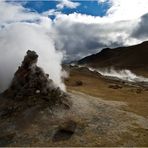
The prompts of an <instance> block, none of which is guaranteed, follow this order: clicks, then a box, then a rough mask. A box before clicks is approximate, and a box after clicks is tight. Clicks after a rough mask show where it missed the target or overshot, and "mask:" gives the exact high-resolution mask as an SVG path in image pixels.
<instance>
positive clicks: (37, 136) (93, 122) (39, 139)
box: [0, 91, 148, 147]
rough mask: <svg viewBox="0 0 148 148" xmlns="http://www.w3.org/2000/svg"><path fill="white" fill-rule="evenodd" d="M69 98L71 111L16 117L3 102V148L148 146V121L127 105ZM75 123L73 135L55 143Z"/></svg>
mask: <svg viewBox="0 0 148 148" xmlns="http://www.w3.org/2000/svg"><path fill="white" fill-rule="evenodd" d="M69 94H70V96H71V98H70V99H71V100H72V102H73V105H72V107H71V109H70V110H64V109H62V108H56V109H53V110H51V109H50V108H42V109H41V108H39V107H38V106H37V105H36V106H34V107H31V108H28V109H26V110H24V111H23V112H19V113H17V114H13V115H11V114H10V113H8V112H6V110H5V111H4V110H3V109H2V107H3V106H4V104H5V103H3V102H2V101H3V100H2V99H0V101H1V103H0V104H1V105H0V109H1V110H0V146H90V147H92V146H148V141H147V139H148V118H146V117H143V116H139V115H137V114H134V113H132V112H128V111H125V110H124V107H125V106H127V104H126V103H124V102H120V101H105V100H103V99H101V98H95V97H92V96H88V95H85V94H83V93H79V92H75V91H72V92H71V93H69ZM69 121H72V122H69ZM73 123H74V124H75V125H76V126H74V127H75V128H74V129H72V131H70V132H69V131H68V132H67V131H66V132H65V131H63V130H62V132H60V136H61V137H62V138H59V139H58V140H57V141H55V140H53V138H54V135H55V134H57V133H59V130H60V128H61V127H66V126H67V124H70V127H71V126H72V125H73ZM68 126H69V125H68ZM70 130H71V129H70ZM57 137H59V136H57ZM63 137H66V138H65V139H64V138H63Z"/></svg>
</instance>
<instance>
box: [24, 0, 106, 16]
mask: <svg viewBox="0 0 148 148" xmlns="http://www.w3.org/2000/svg"><path fill="white" fill-rule="evenodd" d="M73 2H79V3H80V5H79V6H78V7H77V8H73V9H71V8H67V7H64V8H63V9H61V10H58V11H61V12H62V13H64V14H71V13H74V12H77V13H81V14H86V15H92V16H101V17H102V16H104V15H106V12H107V10H108V9H109V4H108V3H101V4H99V3H98V2H97V1H73ZM58 3H59V2H58V1H28V2H27V3H26V4H24V7H25V8H29V9H30V10H31V11H37V12H38V13H42V12H45V11H47V10H49V9H57V8H56V5H57V4H58Z"/></svg>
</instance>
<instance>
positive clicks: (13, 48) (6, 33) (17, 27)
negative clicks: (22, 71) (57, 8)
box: [0, 2, 65, 92]
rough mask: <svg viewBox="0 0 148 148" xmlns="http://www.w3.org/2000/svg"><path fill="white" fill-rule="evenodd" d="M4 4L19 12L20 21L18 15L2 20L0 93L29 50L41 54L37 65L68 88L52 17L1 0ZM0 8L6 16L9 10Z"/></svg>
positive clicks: (0, 28) (57, 82)
mask: <svg viewBox="0 0 148 148" xmlns="http://www.w3.org/2000/svg"><path fill="white" fill-rule="evenodd" d="M1 4H5V5H6V6H9V7H10V8H12V9H10V10H14V11H13V12H12V13H17V14H18V15H17V20H15V17H14V18H12V17H11V20H10V19H9V17H8V19H5V20H6V21H5V20H4V21H2V22H0V92H2V91H4V90H5V89H7V87H8V86H9V84H10V82H11V80H12V77H13V75H14V72H15V71H16V70H17V67H18V66H19V65H20V64H21V61H22V60H23V58H24V56H25V53H26V51H27V50H34V51H36V52H37V54H38V55H39V58H38V65H39V66H40V67H42V68H43V69H44V70H45V72H46V73H48V74H49V77H50V78H51V79H52V80H53V81H54V83H55V84H56V86H59V87H60V88H61V89H62V90H65V85H64V84H63V83H62V79H61V77H62V68H61V62H62V59H63V55H62V53H60V52H57V51H56V49H55V46H54V41H53V40H52V34H51V32H52V22H51V20H50V19H49V18H46V17H43V16H40V15H39V14H32V13H31V14H30V13H29V12H26V11H24V8H22V7H21V6H19V5H14V4H7V3H6V2H0V5H1ZM1 7H2V5H1V6H0V8H1ZM18 8H19V9H18ZM1 10H3V14H4V15H5V17H7V12H6V11H9V10H6V9H1ZM30 15H32V17H31V16H30ZM14 16H15V14H14ZM30 18H31V19H32V18H35V20H31V21H29V20H30ZM0 19H1V16H0ZM28 19H29V20H28ZM2 20H3V19H2ZM9 20H10V21H9ZM18 20H19V21H18ZM24 20H25V21H24ZM26 20H27V21H26Z"/></svg>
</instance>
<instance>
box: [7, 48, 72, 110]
mask: <svg viewBox="0 0 148 148" xmlns="http://www.w3.org/2000/svg"><path fill="white" fill-rule="evenodd" d="M37 61H38V55H37V54H36V52H35V51H30V50H28V51H27V54H26V56H25V57H24V60H23V62H22V65H21V66H20V67H19V68H18V70H17V71H16V72H15V74H14V78H13V80H12V83H11V85H10V87H9V88H8V90H6V91H5V92H4V95H5V96H7V98H11V99H12V100H16V101H17V103H18V102H19V103H20V104H21V106H22V107H27V106H34V105H39V106H41V107H45V106H48V107H51V108H52V107H55V106H60V107H61V106H62V107H64V108H66V109H68V108H70V106H71V103H70V101H69V100H68V97H69V96H68V95H67V94H66V93H65V92H63V91H62V90H61V89H60V88H59V87H56V86H55V85H54V82H53V81H52V80H51V79H50V78H49V77H50V76H49V75H48V74H45V73H44V71H43V70H42V68H40V67H38V66H37ZM16 101H15V102H16Z"/></svg>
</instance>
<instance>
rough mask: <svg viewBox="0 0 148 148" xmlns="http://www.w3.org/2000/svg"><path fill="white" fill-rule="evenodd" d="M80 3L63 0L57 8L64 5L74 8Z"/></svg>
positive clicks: (61, 7)
mask: <svg viewBox="0 0 148 148" xmlns="http://www.w3.org/2000/svg"><path fill="white" fill-rule="evenodd" d="M79 5H80V3H78V2H72V1H71V0H62V1H61V2H59V4H58V5H57V8H58V9H63V8H64V7H67V8H71V9H74V8H77V7H78V6H79Z"/></svg>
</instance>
